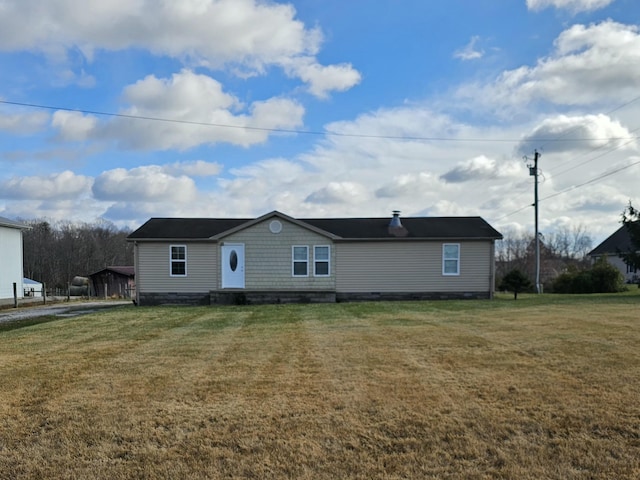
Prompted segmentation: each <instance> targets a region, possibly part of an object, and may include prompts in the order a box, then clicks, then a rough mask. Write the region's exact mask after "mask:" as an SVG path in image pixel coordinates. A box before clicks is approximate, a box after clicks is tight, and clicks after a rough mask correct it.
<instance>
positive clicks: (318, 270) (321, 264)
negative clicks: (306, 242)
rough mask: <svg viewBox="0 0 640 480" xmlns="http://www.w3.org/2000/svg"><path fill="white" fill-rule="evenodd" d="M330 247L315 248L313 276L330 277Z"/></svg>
mask: <svg viewBox="0 0 640 480" xmlns="http://www.w3.org/2000/svg"><path fill="white" fill-rule="evenodd" d="M330 257H331V255H330V249H329V245H316V246H314V247H313V275H314V276H315V277H328V276H329V259H330Z"/></svg>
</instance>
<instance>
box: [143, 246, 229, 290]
mask: <svg viewBox="0 0 640 480" xmlns="http://www.w3.org/2000/svg"><path fill="white" fill-rule="evenodd" d="M171 245H186V247H187V275H186V276H185V277H182V276H174V277H172V276H171V275H170V272H169V268H170V266H169V262H170V247H171ZM217 251H218V246H217V244H216V243H213V242H209V243H205V242H193V243H192V242H184V241H179V242H167V243H164V242H139V243H138V248H137V259H136V260H137V262H136V264H137V266H138V270H137V272H136V287H137V289H138V291H139V292H140V293H163V292H176V293H201V292H209V291H211V290H214V289H215V288H216V285H217V282H218V265H217Z"/></svg>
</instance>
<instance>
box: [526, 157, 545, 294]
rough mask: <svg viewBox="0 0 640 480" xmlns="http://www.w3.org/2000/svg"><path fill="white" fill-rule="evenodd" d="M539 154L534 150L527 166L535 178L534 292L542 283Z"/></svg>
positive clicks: (538, 290)
mask: <svg viewBox="0 0 640 480" xmlns="http://www.w3.org/2000/svg"><path fill="white" fill-rule="evenodd" d="M539 158H540V154H539V153H538V151H537V150H534V154H533V166H531V164H529V165H528V167H529V176H533V177H534V179H535V184H534V185H535V186H534V190H533V198H534V200H533V206H534V207H535V230H536V233H535V235H536V292H537V293H542V285H541V284H540V233H539V232H538V203H539V202H538V159H539Z"/></svg>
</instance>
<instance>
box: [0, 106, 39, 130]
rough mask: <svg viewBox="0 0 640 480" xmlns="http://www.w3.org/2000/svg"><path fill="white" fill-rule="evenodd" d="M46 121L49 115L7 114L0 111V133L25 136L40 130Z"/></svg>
mask: <svg viewBox="0 0 640 480" xmlns="http://www.w3.org/2000/svg"><path fill="white" fill-rule="evenodd" d="M48 121H49V115H47V114H46V113H43V112H18V113H8V112H7V111H6V110H5V109H0V131H6V132H9V133H13V134H16V135H27V134H30V133H35V132H38V131H40V130H42V129H43V128H44V127H45V126H46V124H47V122H48Z"/></svg>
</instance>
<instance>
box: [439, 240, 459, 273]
mask: <svg viewBox="0 0 640 480" xmlns="http://www.w3.org/2000/svg"><path fill="white" fill-rule="evenodd" d="M452 245H454V246H456V247H458V256H457V257H456V258H446V257H445V253H444V252H445V249H446V248H447V247H449V246H452ZM446 260H456V262H457V266H458V268H457V269H456V272H455V273H451V272H446V271H445V261H446ZM442 275H445V276H447V277H457V276H460V244H459V243H443V244H442Z"/></svg>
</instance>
